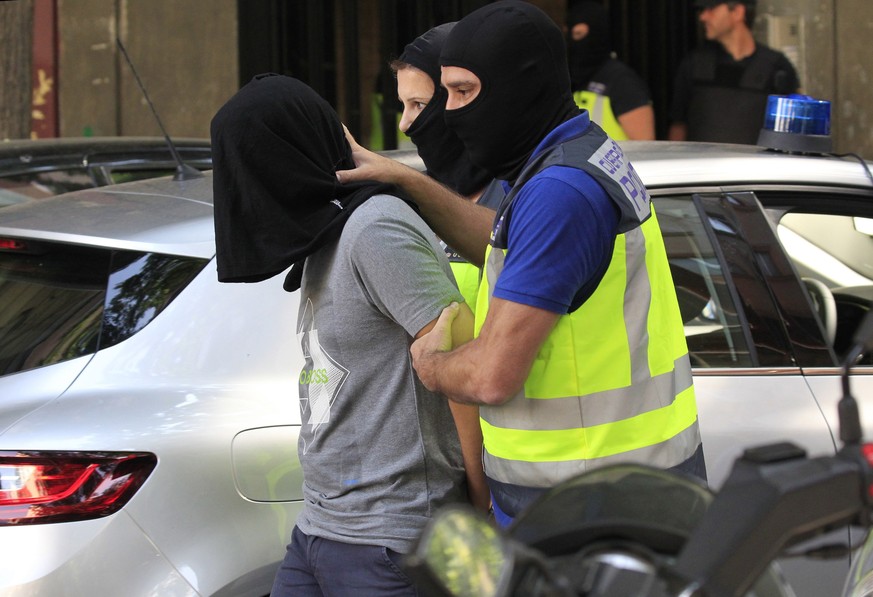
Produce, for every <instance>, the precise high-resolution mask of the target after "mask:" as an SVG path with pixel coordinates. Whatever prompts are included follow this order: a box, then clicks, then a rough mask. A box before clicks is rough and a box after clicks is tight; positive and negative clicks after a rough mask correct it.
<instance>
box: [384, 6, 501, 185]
mask: <svg viewBox="0 0 873 597" xmlns="http://www.w3.org/2000/svg"><path fill="white" fill-rule="evenodd" d="M454 26H455V24H454V23H445V24H444V25H439V26H438V27H434V28H433V29H431V30H430V31H428V32H427V33H424V34H423V35H421V36H419V37H417V38H416V39H415V40H413V41H412V42H411V43H410V44H409V45H407V46H406V48H404V50H403V54H401V55H400V59H399V60H400V62H405V63H406V64H409V65H410V66H414V67H415V68H417V69H419V70H420V71H422V72H424V73H425V74H427V75H428V76H429V77H430V78H431V80H432V81H433V86H434V94H433V97H432V98H431V100H430V101H429V102H428V104H427V106H426V107H425V108H424V110H422V111H421V113H420V114H419V115H418V117H417V118H416V119H415V121H414V122H413V123H412V124H411V125H410V127H409V129H407V131H406V135H407V136H408V137H409V138H410V139H412V142H413V143H414V144H415V146H416V148H418V155H419V156H421V159H422V161H423V162H424V166H425V168H427V173H428V175H430V176H431V177H433V178H435V179H436V180H438V181H439V182H441V183H443V184H444V185H446V186H447V187H449V188H451V189H454V190H455V191H457V192H458V193H460V194H461V195H472V194H473V193H475V192H477V191H481V190H482V189H483V188H484V187H485V185H487V184H488V182H490V181H491V175H490V174H488V172H486V171H485V170H483V169H482V168H479V167H478V166H476V165H474V164H473V162H471V161H470V154H469V153H468V152H467V150H466V149H465V148H464V144H463V143H461V140H460V139H459V138H458V136H457V135H456V134H455V133H453V132H452V131H451V130H449V128H448V127H447V126H446V121H445V113H446V97H448V94H447V93H446V90H445V88H444V87H441V86H440V61H439V58H440V51H441V50H442V47H443V44H444V43H445V40H446V37H448V35H449V31H451V30H452V27H454Z"/></svg>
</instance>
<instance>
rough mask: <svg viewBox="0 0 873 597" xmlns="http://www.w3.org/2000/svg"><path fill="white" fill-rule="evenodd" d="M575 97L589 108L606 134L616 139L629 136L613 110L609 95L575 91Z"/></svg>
mask: <svg viewBox="0 0 873 597" xmlns="http://www.w3.org/2000/svg"><path fill="white" fill-rule="evenodd" d="M573 99H574V100H575V101H576V105H577V106H579V107H580V108H584V109H585V110H588V113H589V115H590V117H591V120H592V121H593V122H596V123H597V124H599V125H600V128H602V129H603V130H604V131H606V134H607V135H609V136H610V137H612V138H613V139H615V140H616V141H626V140H627V138H628V136H627V134H626V133H625V132H624V129H623V128H621V125H620V124H619V122H618V118H616V117H615V113H614V112H613V111H612V103H611V102H610V101H609V97H607V96H605V95H601V94H599V93H595V92H593V91H574V92H573Z"/></svg>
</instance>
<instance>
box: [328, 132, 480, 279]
mask: <svg viewBox="0 0 873 597" xmlns="http://www.w3.org/2000/svg"><path fill="white" fill-rule="evenodd" d="M346 138H347V139H348V141H349V145H351V147H352V157H353V158H354V160H355V165H356V168H355V169H354V170H338V171H337V173H336V177H337V180H339V182H340V183H347V182H353V181H361V180H378V181H380V182H386V183H392V184H396V185H397V186H399V187H401V188H402V189H403V190H405V191H406V192H407V193H408V194H409V196H410V197H411V198H412V199H413V200H414V201H415V203H416V204H417V205H418V207H419V209H420V210H421V215H422V217H423V218H424V219H425V221H426V222H427V223H428V225H429V226H430V227H431V228H433V230H434V232H436V233H437V235H438V236H439V237H440V238H441V239H442V240H444V241H445V242H446V243H447V244H448V245H449V246H450V247H452V249H454V250H455V251H457V252H458V253H460V254H461V255H462V256H463V257H464V258H465V259H466V260H467V261H469V262H470V263H473V264H475V265H477V266H479V267H482V263H483V261H484V259H485V248H486V247H487V245H488V240H489V238H490V236H491V226H492V225H493V223H494V211H493V210H491V209H488V208H487V207H482V206H481V205H476V204H475V203H474V202H472V201H468V200H467V199H465V198H464V197H462V196H461V195H458V194H457V193H455V192H454V191H452V190H451V189H449V188H448V187H445V186H443V185H442V184H440V183H438V182H437V181H436V180H434V179H432V178H431V177H429V176H427V175H426V174H423V173H421V172H419V171H417V170H415V169H414V168H410V167H409V166H405V165H403V164H401V163H400V162H398V161H396V160H392V159H390V158H387V157H385V156H382V155H379V154H378V153H375V152H372V151H370V150H369V149H366V148H364V147H362V146H361V145H359V144H358V143H357V141H355V139H354V137H352V135H351V134H350V133H349V132H348V130H346Z"/></svg>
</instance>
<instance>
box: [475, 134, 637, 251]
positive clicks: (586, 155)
mask: <svg viewBox="0 0 873 597" xmlns="http://www.w3.org/2000/svg"><path fill="white" fill-rule="evenodd" d="M549 166H569V167H571V168H577V169H579V170H582V171H584V172H587V173H588V174H589V175H591V176H592V177H593V178H594V179H595V180H596V181H597V182H598V183H600V185H601V186H602V187H603V188H604V189H605V190H606V192H607V194H608V195H609V197H610V199H612V201H613V202H614V203H615V204H616V205H617V206H618V208H619V210H620V212H621V219H620V220H619V224H618V231H619V233H623V232H627V231H628V230H632V229H634V228H636V227H638V226H639V225H640V224H642V223H643V222H645V221H646V220H647V219H648V218H649V216H650V215H651V207H650V205H649V204H650V201H651V197H650V196H649V193H648V191H647V190H646V187H645V186H644V185H643V183H642V181H641V180H640V177H639V176H638V175H637V173H636V170H634V168H633V166H632V165H631V163H630V162H629V161H628V160H627V159H626V158H625V157H624V153H623V152H622V150H621V148H620V147H619V146H618V144H617V143H616V142H615V141H613V140H612V139H610V138H609V137H608V136H607V135H606V133H604V132H603V129H601V128H600V127H599V126H597V124H595V123H593V122H592V123H590V125H589V126H588V128H587V129H585V131H584V132H583V133H582V134H581V135H580V136H578V137H574V138H573V139H570V140H568V141H565V142H563V143H559V144H557V145H555V146H553V147H550V148H549V149H547V150H545V151H543V152H542V153H540V154H539V155H538V156H536V157H535V158H534V159H533V160H531V161H530V162H528V164H527V165H526V166H525V167H524V169H523V170H522V171H521V174H520V175H519V177H518V180H517V181H516V183H515V185H514V186H513V187H512V189H511V190H510V191H509V193H508V194H507V195H506V198H505V199H504V200H503V203H502V204H501V205H500V208H499V209H498V210H497V216H496V219H495V222H496V224H495V226H494V231H493V232H492V235H491V244H492V245H493V246H494V247H495V248H499V249H505V248H506V243H507V240H508V238H509V236H508V234H509V232H508V231H509V220H510V217H511V215H512V205H513V203H514V202H515V197H516V196H517V195H518V192H519V191H520V190H521V188H522V187H523V186H524V184H525V183H526V182H528V181H529V180H530V179H531V178H533V177H534V176H535V175H536V174H538V173H539V172H542V171H543V170H545V169H546V168H548V167H549Z"/></svg>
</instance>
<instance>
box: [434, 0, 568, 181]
mask: <svg viewBox="0 0 873 597" xmlns="http://www.w3.org/2000/svg"><path fill="white" fill-rule="evenodd" d="M440 65H441V66H457V67H460V68H464V69H467V70H469V71H470V72H472V73H473V74H474V75H476V76H477V77H478V79H479V81H480V83H481V88H480V91H479V95H478V96H477V97H476V98H475V99H474V100H473V101H472V102H470V103H469V104H467V105H466V106H463V107H462V108H458V109H455V110H447V111H446V116H445V118H446V123H447V124H448V126H449V128H450V129H452V130H453V131H454V132H455V133H456V134H457V135H458V137H460V138H461V140H462V141H463V142H464V145H465V146H466V147H467V149H468V151H469V152H470V156H471V158H472V160H473V162H474V163H475V164H478V165H479V166H481V167H483V168H485V169H486V170H487V171H488V172H489V173H490V174H491V175H492V176H494V177H495V178H500V179H503V180H508V181H510V182H513V181H514V180H515V179H516V178H517V176H518V174H519V173H520V172H521V169H522V168H523V167H524V164H525V163H526V162H527V160H528V158H529V157H530V155H531V154H532V153H533V150H534V149H535V148H536V146H537V145H538V144H539V143H540V141H542V139H543V138H544V137H545V136H546V135H547V134H548V133H549V132H550V131H551V130H552V129H554V128H555V127H557V126H558V125H559V124H561V123H562V122H565V121H566V120H568V119H570V118H572V117H573V116H576V115H578V114H579V110H578V108H577V107H576V105H575V103H574V102H573V96H572V93H571V90H570V75H569V70H568V68H567V48H566V44H565V43H564V35H563V33H562V32H561V29H560V28H559V27H558V26H557V25H556V24H555V22H554V21H552V20H551V18H549V16H548V15H546V13H544V12H543V11H542V10H541V9H539V8H537V7H536V6H534V5H533V4H530V3H528V2H523V1H521V0H502V1H500V2H494V3H492V4H488V5H485V6H483V7H482V8H480V9H477V10H475V11H473V12H472V13H470V14H469V15H467V16H466V17H464V18H463V19H461V20H460V21H458V23H457V24H456V25H455V27H454V28H453V29H452V31H451V32H450V33H449V36H448V38H447V39H446V42H445V45H444V46H443V51H442V54H441V55H440Z"/></svg>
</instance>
